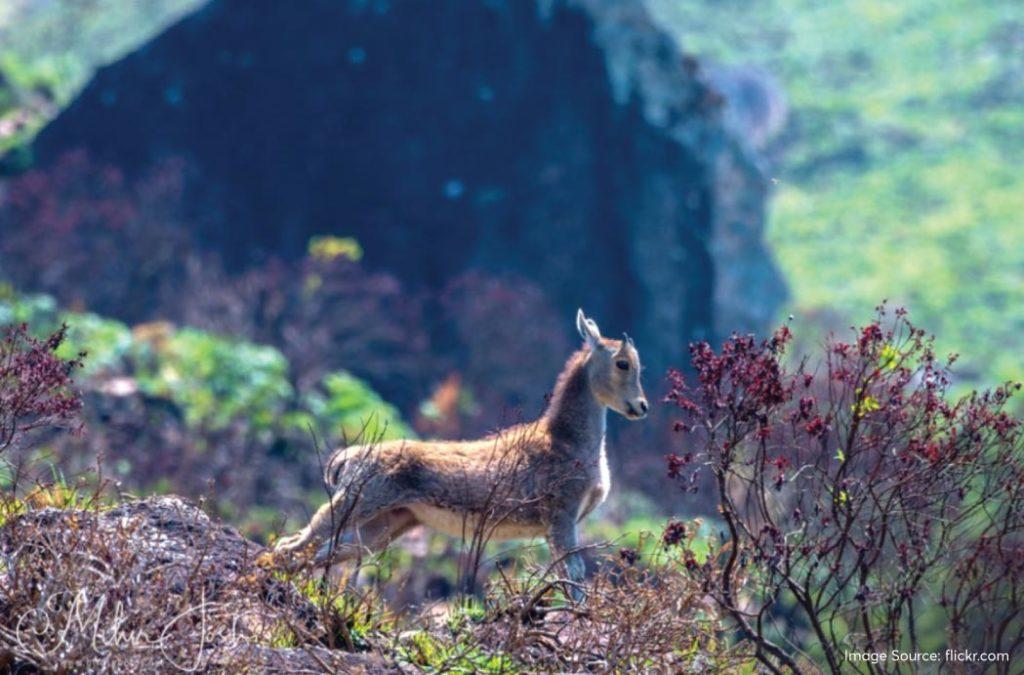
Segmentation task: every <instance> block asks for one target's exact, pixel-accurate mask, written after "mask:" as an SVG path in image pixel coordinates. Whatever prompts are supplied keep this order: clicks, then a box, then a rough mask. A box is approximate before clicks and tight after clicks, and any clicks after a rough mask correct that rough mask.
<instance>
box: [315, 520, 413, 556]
mask: <svg viewBox="0 0 1024 675" xmlns="http://www.w3.org/2000/svg"><path fill="white" fill-rule="evenodd" d="M419 524H420V522H419V520H417V519H416V516H415V515H413V513H412V511H410V510H409V509H406V508H401V507H399V508H397V509H391V510H388V511H384V512H383V513H380V514H378V515H376V516H373V517H372V518H370V519H369V520H367V521H366V522H364V523H363V524H362V525H359V526H358V527H356V528H353V530H351V531H350V532H348V533H346V534H345V536H344V537H343V538H342V539H341V541H340V542H338V544H337V545H336V546H335V547H334V549H335V550H333V551H332V550H331V548H332V547H331V543H332V542H331V541H327V542H325V543H324V544H322V545H321V546H320V550H318V551H317V555H316V560H315V561H314V562H315V563H316V564H324V563H326V562H328V561H330V562H331V563H332V564H333V563H339V562H345V561H347V560H352V559H353V558H356V557H358V556H359V555H360V554H373V553H377V552H378V551H382V550H384V549H385V548H387V546H388V544H390V543H391V542H393V541H394V540H395V539H398V538H399V537H401V536H402V535H403V534H405V533H406V532H408V531H409V530H411V529H412V528H414V527H416V526H417V525H419Z"/></svg>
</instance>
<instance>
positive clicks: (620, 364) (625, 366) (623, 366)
mask: <svg viewBox="0 0 1024 675" xmlns="http://www.w3.org/2000/svg"><path fill="white" fill-rule="evenodd" d="M615 367H616V368H618V369H619V370H629V361H616V362H615Z"/></svg>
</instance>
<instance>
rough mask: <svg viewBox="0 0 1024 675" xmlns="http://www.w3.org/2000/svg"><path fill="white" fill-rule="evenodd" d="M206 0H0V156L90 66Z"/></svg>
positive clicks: (64, 99) (66, 95)
mask: <svg viewBox="0 0 1024 675" xmlns="http://www.w3.org/2000/svg"><path fill="white" fill-rule="evenodd" d="M204 2H206V0H131V2H125V1H124V0H4V1H3V2H0V155H2V154H3V153H4V152H6V151H8V150H11V149H12V148H17V147H18V146H20V145H21V144H23V143H25V141H27V140H29V139H30V138H31V137H32V136H33V135H34V134H35V133H36V131H38V130H39V128H40V127H41V126H42V125H44V124H45V123H46V122H47V121H48V120H49V119H50V117H52V116H53V115H55V114H56V113H57V112H58V111H59V109H60V106H63V105H65V104H67V103H68V102H69V101H70V100H71V98H72V97H73V96H74V95H75V94H76V93H77V92H78V90H79V89H80V88H81V87H82V86H83V85H84V84H85V83H86V82H87V81H88V79H89V78H90V77H91V76H92V74H93V72H94V71H95V69H96V68H99V67H101V66H103V65H106V64H107V63H109V62H110V61H112V60H114V59H116V58H118V57H120V56H121V55H123V54H124V53H125V52H126V51H128V50H130V49H134V48H135V47H137V46H138V45H139V44H141V43H142V42H144V41H145V40H146V39H148V38H149V37H151V36H152V35H154V34H155V33H157V32H159V31H160V30H162V29H163V27H164V26H166V25H168V24H170V23H172V22H173V21H175V20H177V19H178V18H180V17H181V16H183V15H184V14H186V13H187V12H190V11H192V10H194V9H195V8H197V7H199V6H200V5H202V4H203V3H204Z"/></svg>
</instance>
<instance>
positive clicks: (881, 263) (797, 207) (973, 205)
mask: <svg viewBox="0 0 1024 675" xmlns="http://www.w3.org/2000/svg"><path fill="white" fill-rule="evenodd" d="M649 5H650V7H651V9H652V10H653V11H654V12H655V14H656V15H657V16H658V17H659V18H660V19H661V20H662V21H663V22H664V24H665V25H666V26H669V27H670V28H671V29H672V30H673V31H674V32H675V33H676V34H677V36H678V38H679V40H680V42H681V43H682V44H683V45H684V48H685V49H687V50H688V51H692V52H695V53H697V54H700V55H701V56H702V57H705V58H711V59H712V60H717V61H718V62H720V63H725V64H750V65H756V66H759V67H761V68H763V69H765V70H767V71H768V72H770V73H772V74H774V75H775V76H776V77H778V78H779V80H780V81H781V83H782V85H783V87H784V88H785V90H786V96H787V98H788V100H789V106H790V120H789V124H788V127H787V130H786V131H785V132H784V133H783V135H782V137H781V138H780V139H779V141H778V143H779V145H780V146H781V147H780V148H779V150H780V151H781V159H780V160H779V161H778V162H777V164H776V166H775V169H774V171H775V173H774V174H773V176H774V177H775V178H776V180H777V185H776V192H775V198H774V200H773V202H772V206H771V214H770V218H769V238H770V241H771V243H772V244H773V246H774V248H775V251H776V255H777V256H778V260H779V263H780V264H781V266H782V268H783V270H784V271H785V273H786V276H787V277H788V280H789V283H790V286H791V290H792V295H793V298H792V306H791V307H790V308H788V309H787V312H793V313H795V314H797V315H798V316H803V317H806V316H808V315H812V314H821V313H823V312H822V310H826V311H828V313H829V314H831V315H832V316H833V319H832V321H831V323H838V325H839V326H843V325H846V324H845V322H846V321H847V317H855V316H864V315H865V313H866V312H868V311H869V310H870V308H871V307H872V306H873V305H874V304H876V303H877V302H878V301H879V300H881V299H883V298H888V299H889V300H890V301H892V302H895V303H899V304H904V305H906V306H908V307H909V308H910V309H911V310H912V311H913V314H914V317H915V320H916V321H918V322H919V323H920V324H921V325H922V326H923V327H925V328H927V329H928V330H930V331H933V332H935V333H937V334H938V335H939V336H940V337H941V338H942V341H941V344H940V346H941V347H942V348H944V349H949V350H954V351H963V352H964V353H965V354H970V355H971V356H972V360H971V361H969V362H963V363H961V364H960V367H959V369H958V372H959V373H960V374H961V376H962V377H964V379H965V380H968V381H979V380H980V381H982V382H984V381H991V380H992V379H994V378H1021V377H1024V358H1022V357H1021V354H1022V353H1024V283H1022V281H1024V171H1022V169H1024V3H1020V2H1019V1H1017V0H994V1H992V2H985V3H978V2H966V1H964V0H900V1H899V2H891V1H888V0H835V1H834V2H828V3H821V2H816V1H814V0H772V1H770V2H758V1H755V0H724V1H722V2H699V1H694V0H649Z"/></svg>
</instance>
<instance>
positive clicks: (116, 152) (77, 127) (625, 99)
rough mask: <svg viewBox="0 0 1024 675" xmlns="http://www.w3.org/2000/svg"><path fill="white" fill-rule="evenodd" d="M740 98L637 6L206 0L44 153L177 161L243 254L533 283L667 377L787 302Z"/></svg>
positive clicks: (413, 281) (191, 191) (41, 154)
mask: <svg viewBox="0 0 1024 675" xmlns="http://www.w3.org/2000/svg"><path fill="white" fill-rule="evenodd" d="M726 103H727V102H726V101H725V100H724V99H723V98H722V96H721V95H720V94H719V93H718V92H717V91H716V90H715V89H714V88H713V87H712V86H710V85H709V83H708V81H707V80H706V78H705V76H704V75H703V73H702V67H701V63H700V62H699V61H698V60H697V59H695V58H693V57H691V56H688V55H686V54H684V53H683V52H682V50H681V49H680V47H679V45H677V44H676V43H675V41H674V40H673V39H672V38H670V37H669V36H668V35H667V34H666V33H665V32H663V31H661V30H660V29H659V27H658V26H657V25H656V24H655V23H654V22H653V21H652V20H651V18H650V17H649V16H648V15H647V13H646V11H645V10H644V8H643V6H642V3H639V2H636V1H635V0H536V1H522V0H472V1H467V0H346V1H339V0H308V1H307V2H303V3H283V2H277V1H276V0H212V1H211V2H210V3H209V4H207V5H206V6H204V7H203V8H202V9H201V10H199V11H198V12H196V13H194V14H192V15H190V16H187V17H186V18H184V19H183V20H181V21H180V22H179V23H177V24H176V25H173V26H172V27H171V28H169V29H168V30H166V31H165V32H164V33H163V34H161V35H159V36H158V37H157V38H155V39H154V40H152V41H151V42H150V43H148V44H146V45H145V46H144V47H142V48H141V49H139V50H137V51H136V52H134V53H131V54H129V55H128V56H126V57H125V58H123V59H121V60H120V61H118V62H116V63H113V64H111V65H109V66H107V67H105V68H103V69H101V70H100V71H99V72H98V73H97V74H96V76H95V77H94V79H93V80H92V81H91V82H90V83H89V85H88V86H87V87H86V88H85V89H84V91H82V92H81V94H80V95H79V96H78V98H77V99H76V100H75V101H74V102H73V103H72V104H71V105H70V106H69V107H68V108H67V109H66V110H65V111H64V112H63V113H62V114H61V115H59V116H58V117H57V118H56V119H55V120H54V121H53V122H52V123H51V124H50V125H49V126H48V127H46V129H44V130H43V132H42V133H41V134H40V135H39V137H38V138H37V141H36V143H35V151H36V154H37V157H38V161H39V163H41V164H42V165H44V166H45V165H46V164H48V163H51V162H53V161H55V160H56V159H57V158H58V157H59V156H60V155H61V154H62V153H64V152H66V151H68V150H70V149H73V148H79V147H84V148H85V149H86V150H87V151H88V152H89V153H90V155H92V156H93V157H94V158H95V159H98V160H101V161H103V162H107V163H110V164H114V165H117V166H118V167H121V168H122V169H123V170H124V171H125V172H126V173H128V174H129V175H132V174H135V173H139V172H142V171H145V170H146V169H147V167H150V166H151V165H153V164H154V163H155V162H159V161H161V160H163V159H166V158H168V157H176V158H184V160H186V162H187V164H188V166H189V183H188V188H187V194H188V197H189V198H188V204H189V208H190V209H191V213H190V216H191V217H190V218H189V219H188V220H189V222H190V223H191V225H190V227H191V228H192V230H193V234H195V235H196V237H197V238H198V240H199V241H200V242H201V243H202V244H203V245H204V246H206V247H209V248H211V249H215V250H217V251H219V252H220V254H221V255H222V257H223V258H224V260H225V261H226V263H227V264H228V265H229V267H231V268H234V269H241V268H244V267H245V266H247V265H249V264H251V263H252V262H253V261H257V260H260V259H263V258H265V257H267V256H277V257H281V258H284V259H294V258H297V257H299V256H301V255H302V254H303V253H304V252H305V249H306V246H307V241H308V239H309V238H310V236H312V235H317V234H325V233H330V234H337V235H346V236H354V237H356V238H357V239H358V240H359V241H360V242H361V243H362V244H363V247H364V249H365V252H366V254H365V256H366V257H365V260H366V263H367V264H368V265H369V266H370V267H371V268H377V269H386V270H389V271H391V272H392V273H394V274H396V275H398V276H399V277H400V278H401V279H402V280H403V281H404V282H405V283H407V284H408V285H409V286H410V288H412V289H413V290H415V289H416V288H427V289H431V288H434V289H436V288H441V287H443V286H444V284H445V283H447V282H448V281H449V280H450V279H451V278H453V277H454V276H456V275H458V274H461V273H464V272H466V271H467V270H481V271H484V272H487V273H489V274H497V275H504V274H511V275H516V276H519V277H525V278H526V279H529V280H531V281H533V282H535V283H536V284H537V285H539V286H540V287H541V288H543V289H545V291H546V292H547V293H548V294H549V295H550V296H551V297H550V299H551V301H552V302H553V304H554V306H556V307H557V308H559V309H561V310H564V315H565V316H566V317H571V316H572V314H571V313H572V312H574V310H575V308H576V307H577V306H581V305H582V306H585V307H586V308H587V311H588V312H589V313H590V314H593V315H594V316H597V317H600V318H601V320H602V325H603V326H605V327H607V329H609V330H610V329H612V328H620V329H621V328H627V329H629V331H630V333H631V335H633V336H634V337H635V338H636V339H637V342H638V343H639V344H641V345H643V348H644V356H645V360H646V362H647V365H648V366H649V367H651V368H652V369H656V370H653V371H652V372H661V370H662V369H663V368H664V367H666V366H669V365H679V364H681V363H682V362H684V361H685V357H686V345H687V343H688V342H689V341H690V340H693V339H699V338H705V337H709V338H714V337H715V336H718V335H722V334H724V333H728V332H731V331H733V330H740V331H758V330H761V329H763V328H765V327H766V322H767V321H769V320H770V318H771V317H772V316H773V314H774V312H775V310H776V309H777V307H778V305H779V304H780V302H781V300H782V299H783V297H784V294H785V289H784V285H783V283H782V281H781V279H780V275H779V273H778V271H777V269H776V267H775V265H774V263H773V261H772V258H771V255H770V253H769V251H768V250H767V248H766V247H765V245H764V242H763V239H762V230H763V226H764V209H765V199H766V194H767V185H766V180H765V176H764V175H763V172H762V169H761V168H760V165H759V162H758V160H757V157H756V156H755V155H754V152H755V150H754V149H753V148H754V147H755V145H756V144H754V143H751V142H747V141H746V140H745V139H743V138H742V137H741V136H740V133H741V132H740V131H738V130H737V126H736V125H730V124H727V123H726V121H725V120H724V119H723V114H722V111H723V104H726ZM565 323H566V326H565V330H566V331H567V332H568V331H570V330H571V322H570V321H569V319H568V318H567V320H566V322H565Z"/></svg>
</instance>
